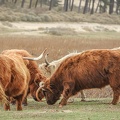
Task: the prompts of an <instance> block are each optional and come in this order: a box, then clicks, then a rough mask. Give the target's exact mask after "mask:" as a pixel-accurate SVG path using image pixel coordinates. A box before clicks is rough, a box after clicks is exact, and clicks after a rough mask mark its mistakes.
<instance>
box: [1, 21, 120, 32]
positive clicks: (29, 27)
mask: <svg viewBox="0 0 120 120" xmlns="http://www.w3.org/2000/svg"><path fill="white" fill-rule="evenodd" d="M0 28H6V29H9V30H17V31H14V34H21V33H22V32H23V33H24V34H39V33H40V32H41V33H42V32H43V33H44V32H46V31H49V30H51V29H54V28H57V29H60V28H63V29H68V28H69V29H71V30H73V31H75V32H78V33H79V32H99V31H114V32H120V25H113V24H112V25H110V24H109V25H105V24H98V23H69V22H67V23H65V22H59V23H58V22H54V23H26V22H11V23H10V22H0ZM16 32H17V33H16ZM12 34H13V33H12Z"/></svg>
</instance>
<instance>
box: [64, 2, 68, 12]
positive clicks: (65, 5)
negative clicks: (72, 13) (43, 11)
mask: <svg viewBox="0 0 120 120" xmlns="http://www.w3.org/2000/svg"><path fill="white" fill-rule="evenodd" d="M64 11H68V0H64Z"/></svg>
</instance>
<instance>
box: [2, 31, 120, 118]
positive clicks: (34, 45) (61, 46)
mask: <svg viewBox="0 0 120 120" xmlns="http://www.w3.org/2000/svg"><path fill="white" fill-rule="evenodd" d="M119 46H120V35H119V33H117V32H99V33H98V32H96V33H95V32H89V33H79V35H64V34H63V35H60V36H57V35H50V34H45V35H23V34H22V33H21V34H19V35H17V34H10V35H8V34H3V35H0V52H2V51H3V50H6V49H15V48H16V49H25V50H27V51H28V52H30V53H31V54H32V55H33V56H38V55H39V54H40V53H41V52H42V51H43V50H44V49H45V48H47V52H48V53H49V56H48V60H49V61H50V62H51V61H53V60H56V59H59V58H61V57H63V56H64V55H66V54H68V53H69V52H74V51H78V52H81V51H84V50H88V49H98V48H99V49H107V48H108V49H111V48H115V47H119ZM42 62H44V58H43V59H42V60H40V61H38V64H40V63H42ZM85 94H86V100H87V101H86V102H80V98H77V97H78V96H79V95H78V96H77V97H76V98H75V101H74V103H72V104H71V103H68V105H67V106H64V107H63V108H58V103H56V104H55V105H52V106H49V105H47V103H46V102H45V99H44V100H43V102H36V101H34V100H33V99H32V98H31V96H30V97H29V98H28V106H23V111H22V112H21V111H20V112H17V111H16V108H15V106H14V105H13V106H12V107H11V111H8V112H5V111H4V110H3V106H2V105H1V106H0V119H1V120H4V119H6V120H19V119H21V120H33V119H35V120H40V119H41V120H48V119H49V120H73V119H74V120H118V119H119V118H120V103H119V104H117V105H115V106H114V105H111V104H108V103H110V102H111V100H112V91H111V88H110V87H109V86H107V87H105V88H103V89H93V90H85ZM58 102H59V101H58Z"/></svg>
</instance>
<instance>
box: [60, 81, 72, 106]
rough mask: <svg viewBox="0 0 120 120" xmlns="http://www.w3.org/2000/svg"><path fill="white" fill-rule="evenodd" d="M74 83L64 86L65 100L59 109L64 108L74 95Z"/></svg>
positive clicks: (63, 99)
mask: <svg viewBox="0 0 120 120" xmlns="http://www.w3.org/2000/svg"><path fill="white" fill-rule="evenodd" d="M73 86H74V83H65V84H64V90H63V98H62V100H61V102H60V103H59V104H60V105H59V107H62V106H64V105H66V104H67V100H68V99H69V97H70V96H71V95H72V90H73Z"/></svg>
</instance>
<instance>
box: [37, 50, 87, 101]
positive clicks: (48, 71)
mask: <svg viewBox="0 0 120 120" xmlns="http://www.w3.org/2000/svg"><path fill="white" fill-rule="evenodd" d="M78 54H81V53H77V52H73V53H69V54H67V55H65V56H64V57H62V58H60V59H58V60H54V61H52V62H50V63H49V62H48V60H47V56H46V58H45V63H42V64H39V68H40V70H41V72H42V73H43V74H44V75H45V76H46V77H50V76H52V74H53V73H54V72H55V71H56V70H57V68H58V67H59V65H60V64H61V62H63V61H64V60H65V59H67V58H69V57H72V56H75V55H78ZM80 93H81V101H85V94H84V92H83V91H82V90H81V91H80ZM69 101H70V102H71V101H73V100H71V99H70V100H69Z"/></svg>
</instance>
